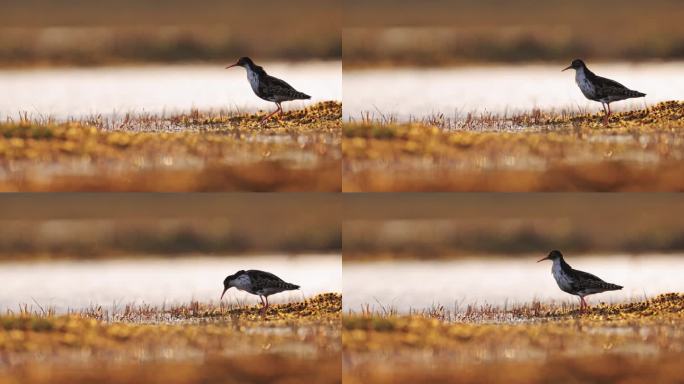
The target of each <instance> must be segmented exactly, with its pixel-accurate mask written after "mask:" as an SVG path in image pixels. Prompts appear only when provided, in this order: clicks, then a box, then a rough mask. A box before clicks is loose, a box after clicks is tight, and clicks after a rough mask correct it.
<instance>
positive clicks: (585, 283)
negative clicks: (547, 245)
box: [537, 250, 622, 311]
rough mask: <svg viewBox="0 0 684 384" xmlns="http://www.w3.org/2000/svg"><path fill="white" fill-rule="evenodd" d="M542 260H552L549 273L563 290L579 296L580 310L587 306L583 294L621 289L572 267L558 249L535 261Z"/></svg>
mask: <svg viewBox="0 0 684 384" xmlns="http://www.w3.org/2000/svg"><path fill="white" fill-rule="evenodd" d="M544 260H551V261H553V267H551V274H553V277H554V279H556V283H558V288H560V289H561V291H563V292H567V293H569V294H571V295H576V296H579V298H580V311H582V309H584V308H588V307H589V305H588V304H587V302H586V301H584V296H587V295H593V294H594V293H601V292H605V291H616V290H619V289H622V286H620V285H616V284H611V283H606V282H605V281H603V280H601V279H599V278H598V277H596V276H594V275H592V274H591V273H587V272H582V271H578V270H576V269H572V267H571V266H570V265H568V263H566V262H565V260H563V254H562V253H560V251H557V250H553V251H551V252H550V253H549V255H548V256H546V257H545V258H543V259H541V260H539V261H537V263H538V262H540V261H544Z"/></svg>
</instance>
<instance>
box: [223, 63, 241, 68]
mask: <svg viewBox="0 0 684 384" xmlns="http://www.w3.org/2000/svg"><path fill="white" fill-rule="evenodd" d="M237 65H238V63H235V64H233V65H229V66H227V67H226V69H228V68H233V67H237Z"/></svg>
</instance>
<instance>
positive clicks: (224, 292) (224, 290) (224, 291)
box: [219, 288, 228, 300]
mask: <svg viewBox="0 0 684 384" xmlns="http://www.w3.org/2000/svg"><path fill="white" fill-rule="evenodd" d="M227 290H228V288H223V293H221V298H220V299H219V300H223V295H225V294H226V291H227Z"/></svg>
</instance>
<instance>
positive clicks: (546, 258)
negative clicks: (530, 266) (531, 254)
mask: <svg viewBox="0 0 684 384" xmlns="http://www.w3.org/2000/svg"><path fill="white" fill-rule="evenodd" d="M548 259H549V257H548V256H546V257H545V258H543V259H541V260H537V263H538V262H540V261H544V260H548Z"/></svg>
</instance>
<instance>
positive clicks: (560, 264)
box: [553, 258, 572, 273]
mask: <svg viewBox="0 0 684 384" xmlns="http://www.w3.org/2000/svg"><path fill="white" fill-rule="evenodd" d="M571 270H572V267H570V265H569V264H568V263H566V262H565V260H563V258H558V259H554V260H553V271H554V273H556V272H563V273H568V272H569V271H571Z"/></svg>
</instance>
